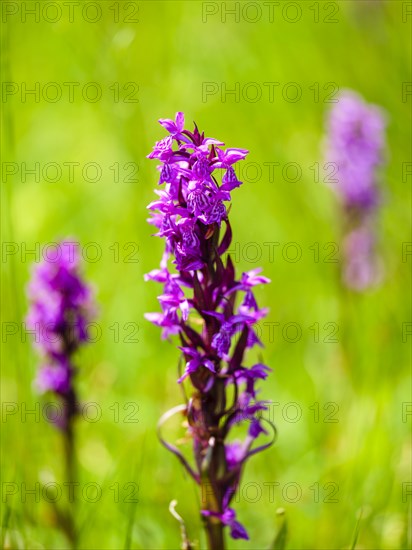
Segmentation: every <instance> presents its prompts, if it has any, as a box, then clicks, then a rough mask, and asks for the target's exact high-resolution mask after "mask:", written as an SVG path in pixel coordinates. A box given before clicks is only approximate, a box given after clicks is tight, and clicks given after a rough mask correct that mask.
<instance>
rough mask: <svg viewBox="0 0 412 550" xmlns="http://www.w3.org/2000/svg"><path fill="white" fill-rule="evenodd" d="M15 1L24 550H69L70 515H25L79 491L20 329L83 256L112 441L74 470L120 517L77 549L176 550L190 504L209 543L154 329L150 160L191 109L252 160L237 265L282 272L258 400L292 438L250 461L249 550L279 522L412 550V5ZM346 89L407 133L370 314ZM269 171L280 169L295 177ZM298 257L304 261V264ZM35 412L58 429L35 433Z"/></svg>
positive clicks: (100, 436)
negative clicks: (44, 272) (170, 127)
mask: <svg viewBox="0 0 412 550" xmlns="http://www.w3.org/2000/svg"><path fill="white" fill-rule="evenodd" d="M3 4H4V5H3V6H2V9H3V24H2V52H3V56H2V75H3V77H2V78H3V81H4V82H6V83H8V84H7V85H6V87H4V84H3V96H2V111H3V121H2V142H3V145H2V151H3V155H2V161H3V163H2V182H1V186H2V234H3V254H2V264H1V270H2V271H1V275H2V282H3V285H2V315H3V322H2V349H3V353H2V355H3V361H2V372H1V375H2V376H1V378H2V402H3V412H6V411H8V412H9V413H10V411H12V412H11V413H10V414H3V417H2V426H1V428H2V469H1V473H2V483H3V485H2V491H3V494H2V541H3V544H4V546H5V547H7V548H30V549H37V548H39V549H40V548H48V549H57V548H67V547H68V542H67V540H66V538H65V536H64V535H63V534H62V532H61V530H60V529H59V522H58V519H57V518H56V514H55V512H54V508H53V505H52V504H51V503H49V502H47V499H45V498H43V496H42V495H40V498H39V502H36V501H35V500H36V499H35V497H34V496H33V495H30V494H27V495H25V496H24V494H23V493H24V489H25V488H26V489H33V488H36V487H38V486H36V485H35V484H36V483H41V484H45V483H48V482H49V483H50V482H58V483H59V482H62V479H64V474H63V470H62V462H63V456H62V447H61V445H62V442H61V439H60V434H59V433H58V431H57V430H56V429H55V428H54V427H53V426H52V425H51V424H50V423H48V422H47V419H45V418H44V415H43V414H42V412H43V410H44V409H43V405H44V403H46V402H49V401H50V400H51V398H50V397H39V396H38V395H37V393H36V391H35V389H34V388H33V379H34V376H35V372H36V365H37V364H38V361H39V358H38V356H37V355H36V353H35V352H34V351H33V350H32V346H31V343H30V337H29V336H27V335H26V333H25V330H24V325H22V322H23V321H24V316H25V313H26V311H27V300H26V294H25V287H26V285H27V282H28V279H29V274H30V267H31V264H32V263H33V262H34V261H39V260H40V259H41V256H42V251H43V250H44V249H43V248H42V247H43V246H44V245H47V243H52V242H55V241H56V240H57V239H59V238H63V237H72V238H75V239H78V240H79V241H80V243H81V244H82V245H84V246H85V249H84V251H85V256H86V258H85V261H84V262H83V268H84V273H85V276H86V278H87V280H88V281H90V282H91V283H92V284H93V285H94V286H95V289H96V297H97V301H98V304H99V314H98V319H97V322H98V323H99V327H98V329H96V330H97V332H96V335H97V336H96V338H95V339H96V342H95V343H93V344H90V345H89V346H87V348H85V349H84V350H82V351H81V352H80V353H79V354H78V356H77V365H78V367H79V372H78V388H79V393H80V396H81V399H82V401H83V402H84V403H91V402H93V403H96V404H97V405H96V407H97V409H96V407H95V410H98V412H99V413H100V414H101V417H100V418H99V419H98V420H97V421H96V422H92V421H91V419H94V418H95V414H96V413H95V412H94V410H93V409H92V408H91V409H87V411H88V417H89V418H88V419H84V418H83V419H79V421H78V423H77V437H78V440H77V456H78V464H79V482H80V483H81V487H84V486H85V485H86V484H87V483H94V484H98V485H99V487H101V491H102V496H101V498H100V499H98V500H97V501H96V502H88V501H87V500H91V499H93V496H94V494H93V490H92V489H90V493H89V494H90V497H91V498H89V499H86V498H83V497H82V496H80V498H79V499H78V501H77V503H76V521H77V523H78V525H79V529H80V540H79V547H80V548H87V549H97V548H99V549H118V548H136V549H137V548H142V549H143V548H144V549H159V548H179V546H180V534H179V525H178V523H177V521H176V520H175V519H174V518H173V517H172V516H171V515H170V514H169V512H168V506H169V502H170V501H171V500H172V499H173V498H176V499H177V500H178V507H177V509H178V511H179V513H180V514H181V515H182V516H183V518H184V519H185V521H186V523H187V528H188V531H189V534H190V537H191V538H192V539H197V540H198V541H200V544H201V545H204V538H203V534H202V528H201V521H200V519H199V515H198V509H199V495H198V494H197V489H196V488H195V487H194V486H193V484H192V482H191V480H190V479H187V477H186V476H185V475H184V473H183V471H182V469H181V467H180V465H179V464H178V462H177V460H176V459H175V458H174V457H173V456H172V455H170V454H169V453H168V452H167V451H166V450H165V449H164V448H163V447H162V446H161V445H160V444H159V442H158V440H157V437H156V433H155V430H156V423H157V420H158V418H159V417H160V416H161V414H162V413H164V412H165V411H166V410H167V409H168V408H170V407H172V406H174V405H176V404H178V403H180V402H181V399H182V398H181V394H180V392H179V389H178V387H177V384H176V378H177V374H176V373H177V371H176V368H177V360H178V353H177V350H176V346H175V345H171V344H170V343H168V342H164V341H161V340H160V334H159V331H158V330H157V328H156V327H153V326H151V325H150V324H149V323H148V322H146V321H145V320H144V319H143V314H144V312H146V311H156V310H157V309H158V303H157V300H156V296H157V293H159V291H160V287H157V286H156V284H154V283H147V284H146V283H144V282H143V274H144V273H145V272H147V271H149V270H150V269H153V268H154V267H156V266H157V265H158V263H159V260H160V257H161V251H162V245H163V243H161V242H160V240H157V239H156V238H153V237H151V232H152V231H151V227H150V226H149V225H147V223H146V217H147V213H146V205H147V204H148V203H149V202H150V201H151V200H152V199H153V196H154V195H153V190H154V188H155V186H156V181H157V172H156V168H155V166H156V164H155V162H153V161H149V160H148V159H146V158H145V157H146V155H147V154H148V153H149V152H150V150H151V147H152V145H153V143H154V141H155V140H158V139H161V138H162V137H163V135H164V132H163V130H162V128H161V127H160V126H159V125H158V124H157V120H158V119H159V118H160V117H170V118H172V117H173V116H174V113H175V112H176V111H178V110H182V111H184V112H185V114H186V118H187V121H188V123H189V124H191V121H192V120H195V121H196V122H197V124H198V126H199V127H200V128H201V129H204V130H205V132H206V135H208V136H213V137H216V138H219V139H221V140H223V141H224V142H225V143H226V144H227V146H232V147H245V148H247V149H249V150H250V155H249V157H248V160H247V161H246V163H248V168H247V170H246V172H245V173H244V174H243V179H244V181H245V184H244V185H243V186H242V187H241V188H240V189H238V190H236V191H235V193H233V196H234V201H233V205H232V209H231V220H232V226H233V230H234V244H233V245H232V249H233V250H232V252H233V254H234V259H235V263H236V266H237V268H238V269H239V270H240V271H241V270H246V269H253V268H255V267H258V266H262V267H263V268H264V274H265V275H266V276H268V277H270V278H271V280H272V284H270V285H267V286H265V287H264V288H262V289H260V290H259V293H258V299H259V303H260V305H262V306H266V305H267V306H269V307H270V315H269V317H268V319H267V321H268V322H269V323H273V325H262V327H261V328H262V338H263V341H264V343H265V346H266V348H265V350H264V359H265V361H266V362H267V363H268V364H269V365H270V366H271V367H272V368H273V373H272V374H271V376H270V377H269V380H268V382H267V383H265V384H262V393H261V396H262V397H263V398H266V399H268V400H271V401H273V402H274V403H277V404H274V405H273V407H272V408H271V417H272V419H273V420H274V422H275V424H276V426H277V429H278V439H277V441H276V444H275V445H274V446H273V447H272V448H271V449H270V450H269V451H266V452H264V453H261V454H260V455H258V456H256V457H254V458H253V459H252V460H251V461H250V462H249V464H248V466H247V468H246V471H245V475H244V479H243V485H242V488H241V492H240V496H239V499H238V503H236V509H237V511H238V517H239V520H240V521H242V522H243V523H244V524H245V526H246V528H247V529H248V531H249V534H250V537H251V542H250V543H247V542H245V541H240V542H238V541H231V542H230V543H229V548H234V549H235V548H268V547H269V545H270V543H271V541H273V539H274V537H275V535H276V532H277V530H278V529H279V516H278V515H277V510H278V509H279V508H283V509H284V510H285V517H286V518H287V522H288V547H289V548H291V549H314V548H316V549H338V548H350V547H351V544H352V543H353V541H354V536H355V531H356V528H357V526H358V527H359V535H358V539H357V546H356V547H357V548H359V549H360V548H364V549H371V550H372V549H401V548H409V547H410V545H411V531H410V526H409V527H408V523H409V521H410V511H411V496H410V492H411V489H410V487H411V485H410V482H411V455H410V427H411V416H410V414H409V415H408V411H409V412H410V410H411V409H410V407H409V408H408V402H410V401H411V396H410V378H409V376H410V366H411V363H410V360H411V356H410V350H411V347H410V343H411V336H408V334H407V333H408V331H409V332H410V331H411V330H410V327H411V325H410V321H411V319H410V304H411V286H410V282H411V279H410V267H411V256H408V255H407V253H405V251H407V250H409V249H408V248H407V245H405V244H404V243H405V242H408V241H411V237H410V221H411V220H410V216H411V211H410V205H411V193H410V182H411V176H410V175H409V176H408V175H407V174H406V169H407V166H408V165H407V164H406V163H410V162H411V158H410V146H411V96H410V95H409V96H408V95H407V94H404V96H403V95H402V92H403V91H404V92H405V89H406V88H405V84H404V83H407V82H408V81H410V80H411V73H410V63H411V20H412V15H408V13H409V12H410V2H400V1H395V0H391V1H342V2H316V1H315V2H309V1H300V2H283V1H282V2H280V3H279V2H277V3H267V2H263V3H257V2H227V3H221V2H200V1H176V0H172V1H140V2H111V1H103V0H100V1H98V2H94V3H93V2H83V1H82V2H79V3H78V5H77V4H76V3H69V4H70V7H69V6H65V5H64V4H65V3H64V2H51V3H50V2H49V3H46V2H37V3H35V2H4V3H3ZM36 4H38V5H39V6H38V7H36ZM46 4H49V6H48V7H47V6H46ZM75 4H76V5H75ZM86 4H87V6H86ZM56 5H57V7H56ZM408 6H409V7H408ZM45 8H46V9H45ZM30 9H32V10H33V9H34V10H38V11H37V13H38V14H39V15H38V16H37V15H30V14H28V11H29V10H30ZM60 9H61V14H60V11H59V10H60ZM39 10H40V11H39ZM230 10H235V14H232V15H231V14H230V13H226V12H229V11H230ZM272 10H274V11H273V12H272ZM94 19H96V21H95V22H93V20H94ZM273 82H277V83H279V85H274V86H275V87H274V88H273V90H274V96H273V97H270V95H269V88H270V85H265V83H273ZM36 83H38V84H36ZM50 83H52V84H50ZM53 83H54V84H53ZM64 83H66V84H64ZM67 83H74V84H70V85H69V84H67ZM90 83H94V84H91V85H90ZM250 83H252V85H251V84H250ZM290 83H295V84H293V85H292V87H291V86H290ZM36 86H37V91H36ZM236 86H237V88H236ZM343 88H352V89H354V90H356V91H358V92H360V93H361V94H362V95H363V96H364V97H365V98H366V100H367V101H370V102H373V103H376V104H379V105H381V106H382V107H383V108H384V109H385V110H386V112H387V116H388V129H387V141H388V150H387V164H386V166H385V168H384V170H383V172H382V178H381V188H382V197H383V201H382V207H381V209H380V213H379V221H378V231H379V253H380V255H381V258H382V264H383V267H384V277H383V280H382V283H381V284H380V285H379V286H378V287H377V288H374V289H371V290H369V291H367V292H364V293H362V294H358V293H352V292H348V291H346V290H344V289H343V287H342V284H341V276H340V270H341V264H342V262H341V246H340V243H341V238H342V235H341V232H342V221H341V212H340V207H339V203H338V201H337V200H336V196H335V195H334V194H333V192H332V191H331V189H330V186H329V185H328V184H327V183H325V180H327V178H328V175H327V173H326V172H325V170H324V166H323V163H324V159H323V156H322V141H323V135H324V127H325V116H326V114H327V112H328V110H329V109H330V107H331V105H332V104H331V103H329V102H328V101H329V100H330V99H334V98H336V97H337V95H336V92H337V91H338V90H341V89H343ZM30 89H32V90H33V89H34V90H35V91H36V92H35V94H31V95H30V94H27V93H26V90H30ZM296 89H298V90H299V91H300V94H301V96H300V97H299V98H298V99H297V100H296V101H294V100H293V99H294V97H295V96H294V91H295V90H296ZM70 90H71V92H70ZM96 90H97V91H99V90H100V92H101V97H100V98H99V97H98V98H96V101H93V99H94V97H95V94H96ZM225 90H226V92H227V91H230V90H237V91H238V92H237V93H238V95H236V94H230V93H225ZM259 90H260V92H261V97H258V98H257V100H256V101H255V96H256V94H258V93H259ZM206 92H208V93H206ZM70 93H72V94H73V95H72V96H71V95H70ZM36 94H37V95H36ZM56 94H57V95H56ZM59 94H61V97H59ZM36 163H37V166H36ZM49 163H54V164H51V165H49ZM68 163H78V164H72V165H70V164H68ZM90 163H93V164H90ZM265 163H266V164H265ZM268 163H279V164H278V165H274V170H275V171H274V175H273V174H272V175H271V173H270V171H269V167H268V166H269V165H268ZM288 163H294V165H293V166H295V167H296V165H297V166H298V167H299V168H298V171H299V170H300V172H298V173H299V174H300V177H299V178H297V177H296V178H295V174H294V171H293V166H292V165H290V166H292V168H290V172H288V166H289V165H288ZM315 163H319V164H318V165H315ZM56 165H57V168H56ZM314 165H315V168H314ZM70 166H72V170H73V172H70V168H69V167H70ZM96 166H97V168H96ZM244 166H246V165H244ZM285 166H286V168H285ZM316 166H318V167H319V177H317V176H316V175H315V169H317V168H316ZM33 169H34V172H31V173H30V172H27V170H33ZM59 170H60V172H61V173H60V172H59ZM94 179H95V180H96V181H92V180H94ZM295 179H296V181H294V180H295ZM53 180H55V181H53ZM91 243H92V244H91ZM93 243H94V244H93ZM265 243H279V244H269V245H268V244H266V245H265ZM289 243H295V245H292V247H290V246H289ZM316 243H318V244H316ZM330 243H333V244H332V245H330ZM288 246H289V248H288ZM296 246H297V247H298V250H300V253H301V257H300V258H299V259H298V260H297V261H291V260H290V258H294V251H295V250H296ZM331 246H332V248H330V247H331ZM293 247H295V248H293ZM317 247H319V261H315V260H316V259H317V257H316V255H315V254H316V250H317ZM328 247H329V248H328ZM30 250H34V251H35V252H34V254H33V253H30V252H29V251H30ZM270 250H272V251H273V255H272V254H271V253H270ZM332 252H333V254H332V255H331V256H330V254H331V253H332ZM328 254H329V256H328ZM328 258H329V259H331V258H332V259H336V260H337V262H328V261H325V260H328ZM275 323H278V324H275ZM408 323H409V324H408ZM270 326H272V327H273V328H272V329H270ZM285 327H286V328H285ZM296 327H297V328H296ZM271 330H272V331H273V332H271ZM296 331H297V332H296ZM299 331H300V332H299ZM296 335H299V337H297V336H296ZM294 340H296V341H294ZM252 359H253V358H251V360H252ZM7 403H14V404H16V405H13V406H12V409H10V408H9V409H5V408H4V407H5V404H7ZM36 403H40V405H39V406H40V414H39V417H38V418H36V416H35V415H31V416H30V415H26V414H25V411H26V409H33V408H34V407H35V406H36ZM25 407H26V409H25ZM116 411H117V412H118V418H117V417H116V416H115V415H116V414H117V412H116ZM171 437H174V433H171ZM5 483H6V484H7V483H15V484H16V487H17V489H16V494H15V495H13V496H8V495H7V488H10V485H4V484H5ZM127 483H129V484H132V485H128V486H126V484H127ZM24 484H26V485H24ZM116 484H118V485H116ZM42 486H43V485H42ZM116 487H117V488H118V489H119V496H118V498H115V492H116ZM63 489H64V487H63ZM132 493H133V494H132ZM133 497H137V498H138V502H130V501H133V500H135V498H133ZM116 500H118V502H116ZM59 504H61V505H64V504H65V498H64V494H63V496H62V498H61V501H60V502H59ZM360 516H361V519H359V517H360ZM408 519H409V521H408ZM408 529H409V531H408Z"/></svg>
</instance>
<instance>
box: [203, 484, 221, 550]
mask: <svg viewBox="0 0 412 550" xmlns="http://www.w3.org/2000/svg"><path fill="white" fill-rule="evenodd" d="M212 489H213V485H212V483H211V482H210V478H209V477H206V476H205V477H204V478H203V479H202V487H201V491H202V492H201V494H202V495H204V496H205V502H204V504H205V509H206V510H208V511H209V512H214V513H216V514H219V513H221V510H220V509H219V503H218V499H217V498H216V495H215V494H214V492H213V490H212ZM202 507H203V503H202ZM203 521H204V525H205V531H206V537H207V548H208V550H225V539H224V535H223V527H224V525H223V524H222V522H221V521H220V519H219V518H216V517H213V516H204V517H203Z"/></svg>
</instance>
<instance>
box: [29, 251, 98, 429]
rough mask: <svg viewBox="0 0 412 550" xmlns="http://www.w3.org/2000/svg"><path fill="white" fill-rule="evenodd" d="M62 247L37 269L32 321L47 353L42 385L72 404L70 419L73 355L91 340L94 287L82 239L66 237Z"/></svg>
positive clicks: (32, 290)
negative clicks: (85, 271) (82, 269)
mask: <svg viewBox="0 0 412 550" xmlns="http://www.w3.org/2000/svg"><path fill="white" fill-rule="evenodd" d="M57 251H58V254H56V259H53V260H48V259H45V260H43V262H41V263H40V264H38V265H37V266H35V268H34V269H33V273H32V278H31V280H30V283H29V287H28V294H29V299H30V302H31V305H30V310H29V313H28V315H27V326H28V328H29V329H30V331H31V332H32V333H33V334H34V335H35V338H34V344H35V345H36V347H37V348H38V349H39V351H40V353H41V356H42V358H43V361H42V365H41V367H40V369H39V371H38V375H37V386H38V388H39V389H40V391H42V392H47V391H51V392H54V393H55V394H57V395H59V396H60V397H62V398H63V400H64V401H65V402H66V405H67V407H69V410H67V411H66V419H65V420H66V421H67V420H68V418H67V415H68V416H70V415H72V414H74V412H75V411H74V408H75V406H76V403H75V393H74V387H73V376H74V374H75V368H74V365H73V359H72V357H73V354H74V353H75V351H76V350H77V349H78V348H79V346H80V345H81V344H82V343H84V342H87V340H88V333H87V325H88V323H89V321H90V320H91V317H92V315H93V311H94V305H93V298H92V293H91V289H90V288H89V287H88V286H87V285H86V284H85V283H84V281H83V280H82V277H81V275H80V273H79V250H78V245H77V243H74V242H72V241H62V242H61V243H59V244H58V249H57Z"/></svg>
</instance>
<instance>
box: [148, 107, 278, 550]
mask: <svg viewBox="0 0 412 550" xmlns="http://www.w3.org/2000/svg"><path fill="white" fill-rule="evenodd" d="M160 124H161V125H162V126H163V127H164V128H165V129H166V130H167V131H168V132H169V133H170V136H169V138H170V139H169V140H168V141H167V142H165V141H164V140H162V141H160V142H157V144H156V146H155V148H154V151H153V152H152V153H151V154H150V155H149V158H157V159H159V160H160V162H161V165H160V166H159V167H158V169H159V171H160V180H159V184H161V185H163V186H164V187H163V188H162V191H160V192H158V193H157V194H158V197H159V198H158V200H156V201H155V202H153V203H151V204H150V205H149V207H148V208H149V210H150V212H151V216H152V218H151V220H152V221H151V223H152V225H154V226H155V227H157V228H158V229H159V231H158V233H157V236H160V237H162V238H163V239H165V254H164V255H163V259H162V263H161V266H160V269H158V270H153V271H151V272H150V273H149V274H148V275H147V276H146V277H145V278H146V280H154V281H157V282H159V283H161V284H163V286H164V291H163V293H162V294H161V295H160V296H159V302H160V305H161V308H162V312H161V313H148V314H146V318H147V319H148V320H149V321H152V322H153V323H154V324H155V325H158V326H160V327H161V328H162V329H163V337H169V336H171V335H173V334H177V335H178V336H179V339H180V346H179V349H180V350H181V352H182V360H183V364H184V368H183V369H182V370H183V372H182V370H181V372H180V375H179V379H178V382H179V384H181V385H183V386H184V387H185V388H186V387H187V386H189V385H190V387H191V395H190V397H189V398H188V400H187V404H186V405H182V406H178V407H176V408H175V409H174V410H172V411H170V412H168V413H166V414H165V415H164V417H162V421H161V425H162V424H163V422H164V421H165V420H167V419H168V418H170V416H172V415H173V414H177V413H179V414H181V413H183V414H184V415H185V417H186V420H187V426H188V435H189V436H190V437H191V439H192V441H193V460H192V462H193V463H194V464H195V466H192V465H190V464H189V461H188V460H187V459H186V458H185V457H184V456H183V454H182V452H181V451H180V450H179V449H178V448H177V447H175V446H173V445H172V444H170V443H168V442H166V441H165V440H164V438H163V437H162V436H161V440H162V443H163V444H164V445H165V446H166V447H167V448H168V449H169V450H171V451H172V452H173V453H174V454H176V456H177V457H178V458H179V460H180V462H181V463H182V464H183V465H184V467H185V468H186V470H187V471H188V473H189V474H190V475H191V476H192V478H193V479H194V480H195V481H196V483H198V484H199V485H200V487H201V494H202V511H201V515H202V517H203V519H204V522H205V528H206V533H207V537H208V544H209V548H210V549H214V550H222V549H224V535H223V532H224V528H225V527H227V528H228V530H229V532H230V534H231V536H232V538H234V539H238V538H243V539H248V535H247V533H246V530H245V528H244V527H243V526H242V525H241V524H240V523H239V522H238V521H237V519H236V515H235V511H234V510H233V508H231V507H230V503H231V501H232V499H233V496H234V495H235V493H236V490H237V488H238V486H239V481H240V477H241V473H242V471H243V467H244V464H245V461H246V460H247V459H248V458H249V457H250V456H252V455H253V454H255V453H256V452H259V451H261V450H263V449H265V448H267V447H269V446H270V445H271V444H272V442H273V441H269V442H267V443H265V444H262V445H260V446H256V444H255V442H256V440H257V439H258V438H259V437H260V436H262V434H263V435H265V434H266V435H267V431H266V430H265V429H264V426H263V423H264V422H265V421H264V420H263V419H262V412H263V411H265V410H266V409H267V404H266V403H265V402H263V401H256V396H257V389H256V384H257V383H258V382H259V381H262V380H265V379H266V377H267V376H268V373H269V371H270V369H269V367H267V366H266V365H264V364H262V363H257V364H255V365H253V366H251V367H247V366H245V355H246V352H247V350H248V349H249V348H252V347H254V346H256V345H261V342H260V340H259V338H258V337H257V334H256V331H255V325H256V323H258V321H259V320H260V319H262V318H263V317H264V316H265V315H266V314H267V309H266V308H259V307H258V304H257V301H256V298H255V296H254V289H255V287H256V286H258V285H263V284H267V283H269V282H270V281H269V279H267V278H266V277H264V276H262V275H260V269H255V270H252V271H249V272H247V273H243V274H242V275H241V277H240V279H239V280H237V279H236V273H235V269H234V266H233V263H232V260H231V258H230V255H228V257H227V259H226V261H225V262H224V260H223V254H225V252H226V251H227V250H228V248H229V247H230V243H231V240H232V231H231V226H230V222H229V218H228V210H229V209H228V207H227V206H226V204H227V203H228V202H229V201H230V200H231V192H232V191H233V190H234V189H235V188H236V187H239V186H240V185H241V182H240V181H239V180H238V179H237V177H236V175H235V172H234V168H233V167H234V165H235V164H236V163H237V162H239V161H241V160H243V159H245V157H246V155H247V153H248V151H247V150H246V149H234V148H229V149H224V143H222V142H221V141H218V140H215V139H212V138H205V136H204V133H201V132H200V131H199V129H198V128H197V126H196V125H195V128H194V130H193V132H190V131H188V130H185V129H184V128H183V124H184V117H183V114H182V113H178V114H177V115H176V118H175V120H174V121H173V120H170V119H161V120H160ZM170 140H171V141H170ZM219 170H223V177H222V184H221V185H219V183H218V178H217V176H216V175H217V171H219ZM169 261H171V262H172V263H173V264H174V266H175V269H176V273H171V271H169V267H168V263H169ZM239 423H243V424H245V425H246V426H247V427H248V429H247V430H246V432H247V434H246V436H245V439H244V441H243V442H233V441H232V442H231V441H230V440H229V438H230V435H231V430H232V428H233V427H234V426H235V425H238V424H239Z"/></svg>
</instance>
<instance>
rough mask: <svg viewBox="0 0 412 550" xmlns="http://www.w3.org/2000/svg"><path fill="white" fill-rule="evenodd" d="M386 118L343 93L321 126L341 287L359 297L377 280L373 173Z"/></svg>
mask: <svg viewBox="0 0 412 550" xmlns="http://www.w3.org/2000/svg"><path fill="white" fill-rule="evenodd" d="M385 129H386V117H385V114H384V112H383V110H382V109H380V108H379V107H377V106H376V105H371V104H368V103H366V102H365V101H364V100H363V99H362V97H361V96H360V95H359V94H356V93H355V92H353V91H349V90H347V91H345V92H343V93H342V94H341V96H340V97H339V101H338V102H337V103H336V105H335V106H334V107H333V108H332V110H331V112H330V114H329V118H328V123H327V149H326V156H327V160H328V161H329V162H331V163H334V165H335V166H336V168H337V180H338V183H337V184H336V187H335V189H336V193H337V194H338V195H339V197H340V198H341V202H342V208H343V212H342V214H343V221H344V233H345V235H346V236H345V237H344V246H343V254H344V257H343V260H344V265H343V281H344V283H345V285H346V286H347V287H349V288H351V289H353V290H357V291H363V290H365V289H367V288H368V287H370V286H372V285H374V284H375V283H376V282H377V281H378V280H379V278H380V273H379V270H378V264H379V260H378V257H377V253H376V246H375V245H376V235H375V230H374V228H373V226H374V225H375V224H374V218H376V216H377V213H378V208H379V205H380V191H379V186H378V182H379V169H380V168H381V167H382V165H383V163H384V157H385V149H386V136H385Z"/></svg>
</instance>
